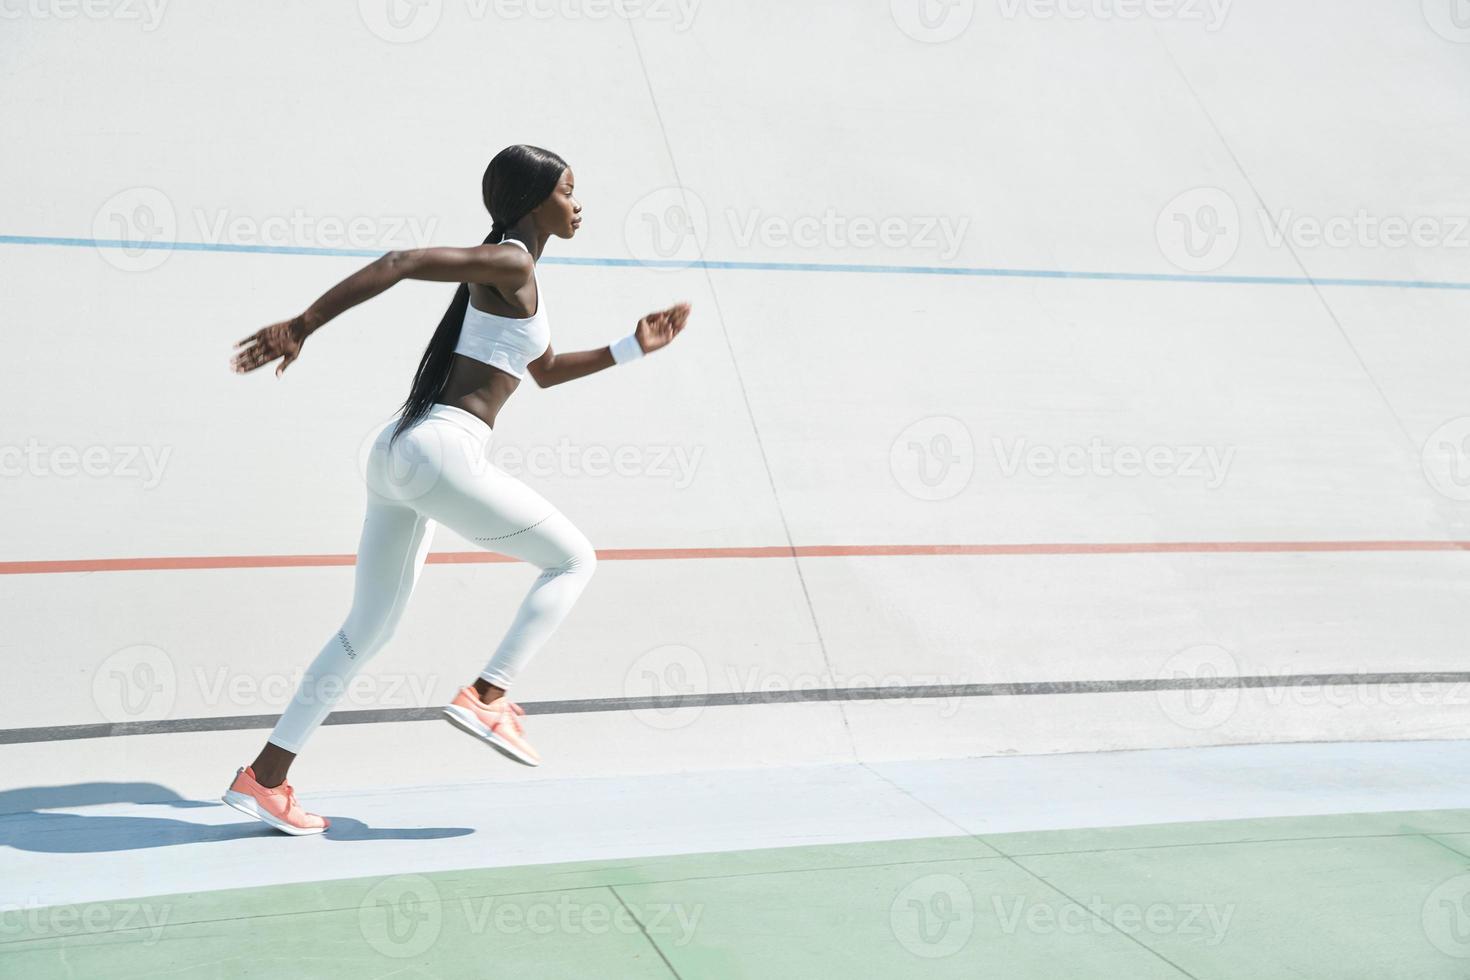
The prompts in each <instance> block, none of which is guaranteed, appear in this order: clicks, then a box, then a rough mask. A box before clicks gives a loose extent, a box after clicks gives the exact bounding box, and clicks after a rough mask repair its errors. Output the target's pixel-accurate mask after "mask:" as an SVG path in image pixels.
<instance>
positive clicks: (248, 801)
mask: <svg viewBox="0 0 1470 980" xmlns="http://www.w3.org/2000/svg"><path fill="white" fill-rule="evenodd" d="M220 800H222V801H223V802H224V804H225V805H226V806H232V807H234V808H235V809H236V810H239V811H240V812H241V813H244V814H247V815H249V816H252V817H254V818H255V819H257V820H263V821H265V822H266V823H268V824H270V825H271V826H272V827H274V828H276V829H277V830H279V831H281V833H283V834H290V835H291V836H292V837H308V836H310V835H312V834H322V833H326V830H327V828H326V827H293V826H291V825H290V824H288V823H286V822H285V821H284V820H282V819H281V818H279V817H277V816H275V815H274V814H271V813H268V812H267V811H265V810H263V809H261V807H260V804H259V803H257V802H255V797H253V796H250V795H249V794H248V793H241V792H239V791H237V790H233V789H232V790H226V791H225V795H224V796H221V797H220Z"/></svg>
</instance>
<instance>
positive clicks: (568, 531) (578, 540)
mask: <svg viewBox="0 0 1470 980" xmlns="http://www.w3.org/2000/svg"><path fill="white" fill-rule="evenodd" d="M558 544H559V547H558V549H557V554H556V557H555V560H554V561H553V562H551V563H549V564H547V565H545V566H543V570H545V571H548V572H550V571H556V572H575V573H577V574H578V575H584V576H590V575H591V574H592V573H593V572H595V571H597V549H596V548H593V547H592V542H590V541H588V540H587V536H586V535H584V534H583V533H582V532H581V531H579V530H577V529H576V528H575V527H573V526H572V525H571V524H567V525H566V528H565V532H564V533H563V534H562V535H561V536H560V541H559V542H558Z"/></svg>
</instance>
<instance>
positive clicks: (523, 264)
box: [300, 245, 531, 335]
mask: <svg viewBox="0 0 1470 980" xmlns="http://www.w3.org/2000/svg"><path fill="white" fill-rule="evenodd" d="M530 267H531V257H530V256H529V255H527V254H526V253H525V252H523V251H521V250H520V249H518V248H501V247H498V246H495V245H476V246H473V247H471V248H442V247H441V248H414V249H406V250H402V251H393V252H389V253H387V254H386V255H383V256H382V257H380V258H378V259H376V260H375V261H373V262H372V263H371V264H370V265H367V266H364V267H363V268H361V269H359V270H357V271H356V272H354V273H353V274H352V275H350V276H348V277H347V278H346V279H343V280H342V281H341V282H339V283H337V285H335V286H333V287H332V288H331V289H329V290H327V291H326V292H325V293H323V294H322V295H321V297H320V298H318V299H317V301H316V302H315V303H312V304H311V306H309V307H308V308H307V310H306V312H305V313H303V314H301V317H300V319H301V325H302V327H304V328H305V332H306V334H307V335H310V334H312V333H315V332H316V331H317V330H319V329H320V328H321V327H322V326H323V325H324V324H325V323H327V321H329V320H331V319H333V318H334V317H337V316H340V315H341V314H342V313H344V312H346V311H347V310H350V309H352V308H353V307H354V306H357V305H359V304H361V303H365V302H367V301H368V300H370V299H372V298H373V297H374V296H376V295H378V294H379V293H381V292H384V291H385V290H387V289H388V287H390V286H392V285H394V284H395V283H398V282H402V281H403V280H404V279H423V280H428V281H430V282H483V283H490V284H491V285H494V286H496V287H497V288H501V287H502V286H514V287H518V286H519V285H521V284H523V283H524V282H525V281H526V278H528V277H529V276H530V274H531V269H530Z"/></svg>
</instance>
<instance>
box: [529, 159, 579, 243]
mask: <svg viewBox="0 0 1470 980" xmlns="http://www.w3.org/2000/svg"><path fill="white" fill-rule="evenodd" d="M573 182H574V178H573V177H572V168H571V167H568V168H566V169H565V170H563V171H562V172H561V180H559V181H557V184H556V190H554V191H552V192H551V196H550V197H548V198H547V199H546V200H544V201H542V202H541V203H540V204H538V205H537V206H536V213H537V223H538V224H539V225H540V226H541V228H542V230H543V231H545V232H546V233H547V234H550V235H555V236H556V237H558V238H571V237H572V236H573V235H575V234H576V233H577V228H578V227H579V226H580V225H581V224H582V218H581V212H582V205H580V204H578V203H577V199H576V198H575V197H573V196H572V191H573V189H574V184H573Z"/></svg>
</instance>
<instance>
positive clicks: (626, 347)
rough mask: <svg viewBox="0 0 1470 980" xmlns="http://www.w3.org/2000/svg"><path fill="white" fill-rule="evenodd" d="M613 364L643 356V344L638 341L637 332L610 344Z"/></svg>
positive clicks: (623, 362)
mask: <svg viewBox="0 0 1470 980" xmlns="http://www.w3.org/2000/svg"><path fill="white" fill-rule="evenodd" d="M608 349H609V350H611V351H612V356H613V363H614V364H625V363H627V362H628V361H636V360H638V358H640V357H642V356H643V345H642V344H640V343H638V332H637V331H636V330H635V331H634V332H633V333H630V334H628V336H626V337H624V338H623V339H622V340H619V341H616V342H615V343H613V344H610V345H609V347H608Z"/></svg>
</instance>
